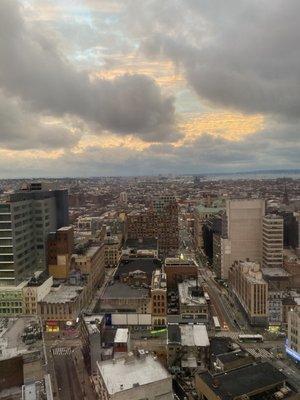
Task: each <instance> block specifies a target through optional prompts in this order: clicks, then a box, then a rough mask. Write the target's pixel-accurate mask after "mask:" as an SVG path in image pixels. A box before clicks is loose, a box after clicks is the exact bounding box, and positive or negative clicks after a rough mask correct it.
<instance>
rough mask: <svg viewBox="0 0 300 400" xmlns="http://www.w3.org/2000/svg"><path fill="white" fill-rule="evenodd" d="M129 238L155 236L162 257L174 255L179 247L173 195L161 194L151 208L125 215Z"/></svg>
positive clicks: (176, 209)
mask: <svg viewBox="0 0 300 400" xmlns="http://www.w3.org/2000/svg"><path fill="white" fill-rule="evenodd" d="M126 228H127V229H126V231H127V237H128V238H129V239H141V240H142V239H147V238H157V240H158V251H159V255H160V257H162V258H165V257H168V256H175V255H176V254H177V251H178V247H179V225H178V204H177V201H176V199H175V197H174V196H161V197H159V198H156V199H155V200H154V201H153V204H152V207H151V209H147V210H144V211H142V212H132V213H130V214H128V216H127V225H126Z"/></svg>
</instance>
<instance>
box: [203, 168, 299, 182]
mask: <svg viewBox="0 0 300 400" xmlns="http://www.w3.org/2000/svg"><path fill="white" fill-rule="evenodd" d="M277 178H293V179H300V170H297V171H270V172H269V171H265V172H264V171H258V172H245V173H234V174H210V175H206V176H204V177H203V179H204V180H216V181H218V180H238V179H249V180H251V179H256V180H263V179H277Z"/></svg>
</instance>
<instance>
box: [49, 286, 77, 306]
mask: <svg viewBox="0 0 300 400" xmlns="http://www.w3.org/2000/svg"><path fill="white" fill-rule="evenodd" d="M82 290H83V287H82V286H71V285H70V286H69V285H61V286H59V288H58V289H56V290H52V291H51V292H50V293H48V294H47V296H45V297H44V298H43V300H42V301H43V303H68V302H71V301H74V300H75V299H76V298H77V297H78V295H79V294H80V292H82Z"/></svg>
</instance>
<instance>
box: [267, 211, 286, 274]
mask: <svg viewBox="0 0 300 400" xmlns="http://www.w3.org/2000/svg"><path fill="white" fill-rule="evenodd" d="M282 263H283V218H282V217H281V216H279V215H275V214H270V215H266V216H265V217H264V218H263V260H262V265H263V267H264V268H276V267H282Z"/></svg>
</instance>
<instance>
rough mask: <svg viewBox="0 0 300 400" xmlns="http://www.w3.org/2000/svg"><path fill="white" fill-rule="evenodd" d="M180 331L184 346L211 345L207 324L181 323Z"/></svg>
mask: <svg viewBox="0 0 300 400" xmlns="http://www.w3.org/2000/svg"><path fill="white" fill-rule="evenodd" d="M180 333H181V344H182V346H189V347H193V346H196V347H207V346H209V339H208V335H207V330H206V326H205V325H180Z"/></svg>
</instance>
